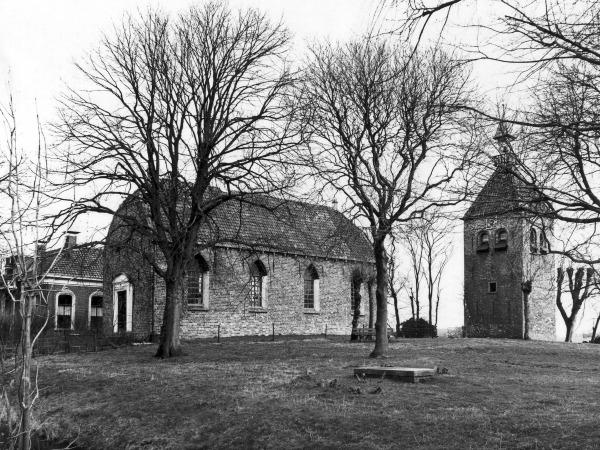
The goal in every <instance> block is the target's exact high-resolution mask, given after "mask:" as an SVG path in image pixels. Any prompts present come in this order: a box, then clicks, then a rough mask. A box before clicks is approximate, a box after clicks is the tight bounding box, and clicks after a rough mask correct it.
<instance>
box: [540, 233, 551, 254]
mask: <svg viewBox="0 0 600 450" xmlns="http://www.w3.org/2000/svg"><path fill="white" fill-rule="evenodd" d="M549 251H550V243H549V242H548V238H547V237H546V233H544V232H543V231H540V253H541V254H542V255H545V254H546V253H548V252H549Z"/></svg>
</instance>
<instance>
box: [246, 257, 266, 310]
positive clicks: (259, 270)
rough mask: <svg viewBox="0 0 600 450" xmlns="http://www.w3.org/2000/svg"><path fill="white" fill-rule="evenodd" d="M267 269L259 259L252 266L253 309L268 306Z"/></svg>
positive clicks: (251, 296)
mask: <svg viewBox="0 0 600 450" xmlns="http://www.w3.org/2000/svg"><path fill="white" fill-rule="evenodd" d="M266 281H267V269H266V268H265V265H264V264H263V263H262V261H260V260H259V259H257V260H256V261H254V262H253V263H252V264H251V265H250V300H249V304H250V306H251V307H256V308H260V307H263V308H264V307H265V306H266V294H267V291H266V286H267V283H266Z"/></svg>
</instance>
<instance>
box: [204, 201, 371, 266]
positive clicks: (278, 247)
mask: <svg viewBox="0 0 600 450" xmlns="http://www.w3.org/2000/svg"><path fill="white" fill-rule="evenodd" d="M198 238H199V240H200V241H201V242H203V243H208V244H209V245H210V244H213V245H217V246H218V245H226V244H234V245H241V246H248V247H255V248H258V249H267V250H271V251H279V252H284V253H294V254H302V255H307V256H317V257H325V258H337V259H349V260H357V261H371V260H372V259H373V257H372V247H371V244H370V243H369V241H368V240H367V238H366V236H365V234H364V233H363V232H362V231H361V230H360V229H359V228H358V227H357V226H356V225H354V223H352V221H350V220H349V219H348V218H346V217H345V216H344V215H343V214H342V213H340V212H339V211H336V210H335V209H332V208H329V207H327V206H322V205H314V204H310V203H304V202H298V201H290V200H282V199H277V198H275V197H271V196H267V195H248V196H245V197H244V198H243V199H241V200H240V199H232V200H228V201H226V202H224V203H222V204H221V205H219V206H218V207H217V208H215V209H214V210H213V211H212V212H211V213H210V215H209V218H208V219H207V222H206V225H205V226H203V227H202V228H201V230H200V233H199V236H198Z"/></svg>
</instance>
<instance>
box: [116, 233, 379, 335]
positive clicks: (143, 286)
mask: <svg viewBox="0 0 600 450" xmlns="http://www.w3.org/2000/svg"><path fill="white" fill-rule="evenodd" d="M112 228H113V229H112V230H111V231H109V234H108V239H107V245H106V246H105V258H104V264H105V266H104V293H105V308H104V316H105V321H104V327H105V332H108V333H110V332H112V317H113V298H112V283H113V280H114V279H115V278H116V277H117V276H119V275H121V274H124V275H126V276H127V278H128V279H129V282H130V283H131V284H132V286H133V324H132V325H133V332H134V334H135V335H136V336H137V337H138V338H146V337H151V336H152V335H153V334H158V333H159V332H160V327H161V324H162V317H163V311H164V298H165V285H164V281H163V280H162V279H160V277H158V276H155V275H154V273H153V270H152V268H151V266H150V265H149V263H148V262H147V261H145V260H144V259H143V258H142V257H141V255H140V253H139V251H137V250H135V249H136V248H137V249H145V250H146V251H149V250H150V249H151V247H150V244H149V243H148V242H145V241H144V240H142V239H140V238H134V237H132V236H130V235H129V234H126V231H125V230H124V229H123V231H122V232H119V230H118V228H116V225H115V224H113V226H112ZM135 239H137V240H138V241H139V242H137V241H136V240H135ZM121 241H122V245H121V244H120V242H121ZM203 256H204V258H205V260H206V261H207V263H208V264H209V266H210V271H209V276H210V289H209V298H210V300H209V308H208V309H207V310H203V309H201V308H198V307H197V306H195V307H194V306H192V307H188V306H187V304H185V305H184V310H183V315H182V321H181V337H182V338H197V337H214V336H216V335H217V329H218V327H219V325H220V332H221V336H239V335H267V334H271V333H272V330H273V329H272V327H273V324H275V333H276V334H322V333H324V332H325V331H326V330H327V333H329V334H350V331H351V322H352V314H351V310H350V287H351V278H352V274H353V272H354V271H355V270H363V271H368V270H372V267H371V266H370V265H369V264H366V265H365V264H361V263H355V262H345V261H339V260H330V259H319V258H317V259H314V258H313V259H310V258H305V257H301V256H293V255H282V254H276V253H260V254H257V253H254V252H250V251H247V250H237V249H231V248H222V247H220V248H217V249H215V250H213V251H203ZM256 259H260V260H261V261H262V262H263V264H264V265H265V267H266V269H267V271H268V289H267V291H268V296H267V304H266V307H265V308H250V307H249V305H248V294H249V286H248V282H249V277H250V275H249V266H250V264H251V263H253V262H254V261H255V260H256ZM311 263H312V264H313V265H314V266H315V267H316V269H317V271H318V274H319V284H320V306H321V307H320V309H319V310H318V311H315V310H305V309H304V295H303V289H304V281H303V274H304V270H305V269H306V267H307V266H308V265H309V264H311ZM361 296H362V302H361V303H362V311H363V312H364V313H366V314H363V315H362V316H361V322H360V323H359V326H362V324H363V323H365V322H367V321H368V295H367V291H366V283H363V284H362V286H361Z"/></svg>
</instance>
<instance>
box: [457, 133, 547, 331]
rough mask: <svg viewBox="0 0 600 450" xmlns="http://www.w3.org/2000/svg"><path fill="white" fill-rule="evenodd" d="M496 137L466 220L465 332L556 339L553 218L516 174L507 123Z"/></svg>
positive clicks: (511, 137)
mask: <svg viewBox="0 0 600 450" xmlns="http://www.w3.org/2000/svg"><path fill="white" fill-rule="evenodd" d="M494 139H495V141H496V143H497V146H498V148H499V155H497V156H496V157H495V160H494V161H495V170H494V172H493V174H492V176H491V177H490V178H489V180H488V181H487V182H486V184H485V185H484V186H483V188H482V190H481V192H480V193H479V194H478V196H477V197H476V199H475V201H474V202H473V203H472V205H471V206H470V208H469V209H468V210H467V212H466V214H465V216H464V218H463V220H464V316H465V318H464V320H465V334H466V336H467V337H505V338H519V339H522V338H527V337H528V338H530V339H539V340H556V322H555V314H556V312H555V287H554V282H553V277H554V274H555V258H554V255H552V254H550V253H549V252H548V250H549V245H550V244H549V241H548V238H547V235H549V234H550V233H549V229H550V227H551V224H548V223H544V222H543V221H542V220H541V218H540V217H539V216H540V214H536V213H535V211H540V208H543V207H544V205H543V204H540V203H539V202H536V201H535V194H534V192H533V190H532V189H531V188H530V187H528V186H526V184H525V183H524V182H523V181H522V179H521V177H519V176H518V175H517V174H518V172H517V171H518V164H515V156H514V153H513V152H512V149H511V141H512V140H513V139H514V137H513V136H511V134H510V132H509V131H508V128H507V127H506V125H505V124H504V123H501V124H500V125H499V127H498V130H497V132H496V134H495V136H494Z"/></svg>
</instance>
